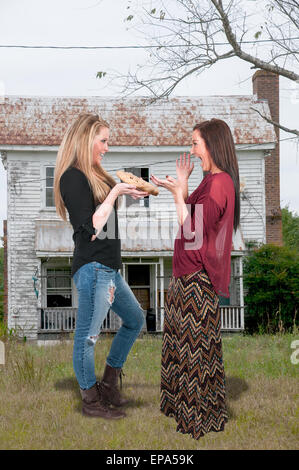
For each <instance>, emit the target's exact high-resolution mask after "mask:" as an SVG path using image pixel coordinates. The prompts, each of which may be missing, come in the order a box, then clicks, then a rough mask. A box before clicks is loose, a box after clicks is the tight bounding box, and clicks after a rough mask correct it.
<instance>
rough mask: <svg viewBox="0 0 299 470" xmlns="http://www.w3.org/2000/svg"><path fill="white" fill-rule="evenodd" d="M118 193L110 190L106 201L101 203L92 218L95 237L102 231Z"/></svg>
mask: <svg viewBox="0 0 299 470" xmlns="http://www.w3.org/2000/svg"><path fill="white" fill-rule="evenodd" d="M117 196H118V193H117V191H116V190H115V189H114V188H112V190H111V191H110V193H109V194H108V196H107V197H106V199H105V200H104V201H103V202H102V204H101V205H100V207H99V208H98V209H97V210H96V211H95V213H94V214H93V216H92V223H93V226H94V227H95V229H96V231H97V233H96V235H97V234H98V233H99V232H100V231H101V230H102V229H103V227H104V225H105V224H106V222H107V220H108V219H109V216H110V214H111V212H112V210H113V207H114V203H115V200H116V199H117Z"/></svg>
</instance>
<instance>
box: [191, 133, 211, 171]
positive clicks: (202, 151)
mask: <svg viewBox="0 0 299 470" xmlns="http://www.w3.org/2000/svg"><path fill="white" fill-rule="evenodd" d="M190 152H191V154H192V155H194V156H195V157H197V158H200V160H201V162H200V164H201V167H202V170H203V171H210V170H211V163H212V161H211V157H210V154H209V152H208V150H207V148H206V144H205V141H204V140H203V138H202V137H201V135H200V132H199V131H198V130H195V131H193V133H192V148H191V151H190Z"/></svg>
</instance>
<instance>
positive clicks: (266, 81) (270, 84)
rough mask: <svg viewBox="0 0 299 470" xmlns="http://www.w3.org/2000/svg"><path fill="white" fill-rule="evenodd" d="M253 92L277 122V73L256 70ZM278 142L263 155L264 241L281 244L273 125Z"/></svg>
mask: <svg viewBox="0 0 299 470" xmlns="http://www.w3.org/2000/svg"><path fill="white" fill-rule="evenodd" d="M252 85H253V93H254V94H255V95H257V98H258V100H267V101H268V104H269V108H270V112H271V117H272V120H273V121H275V122H279V75H277V74H274V73H271V72H267V71H265V70H257V71H256V72H255V74H254V75H253V77H252ZM274 130H275V133H276V137H277V140H278V142H277V143H276V145H275V149H273V150H272V151H271V153H270V155H269V156H267V157H265V193H266V194H265V197H266V243H274V244H275V245H282V244H283V241H282V220H281V208H280V177H279V175H280V174H279V164H280V162H279V128H278V127H274Z"/></svg>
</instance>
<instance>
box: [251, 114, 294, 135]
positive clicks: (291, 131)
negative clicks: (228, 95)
mask: <svg viewBox="0 0 299 470" xmlns="http://www.w3.org/2000/svg"><path fill="white" fill-rule="evenodd" d="M250 108H251V109H253V111H256V112H257V113H258V114H259V115H260V116H261V117H262V118H263V119H265V121H267V122H269V124H273V126H275V127H278V128H279V129H281V130H283V131H285V132H290V133H291V134H295V135H297V136H298V137H299V131H297V129H289V128H288V127H285V126H282V125H281V124H279V122H275V121H272V119H270V118H268V117H267V116H266V115H265V114H262V113H261V112H260V111H259V110H258V109H256V108H254V107H253V106H250Z"/></svg>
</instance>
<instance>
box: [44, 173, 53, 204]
mask: <svg viewBox="0 0 299 470" xmlns="http://www.w3.org/2000/svg"><path fill="white" fill-rule="evenodd" d="M53 186H54V167H53V166H47V167H46V207H54V206H55V204H54V192H53Z"/></svg>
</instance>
